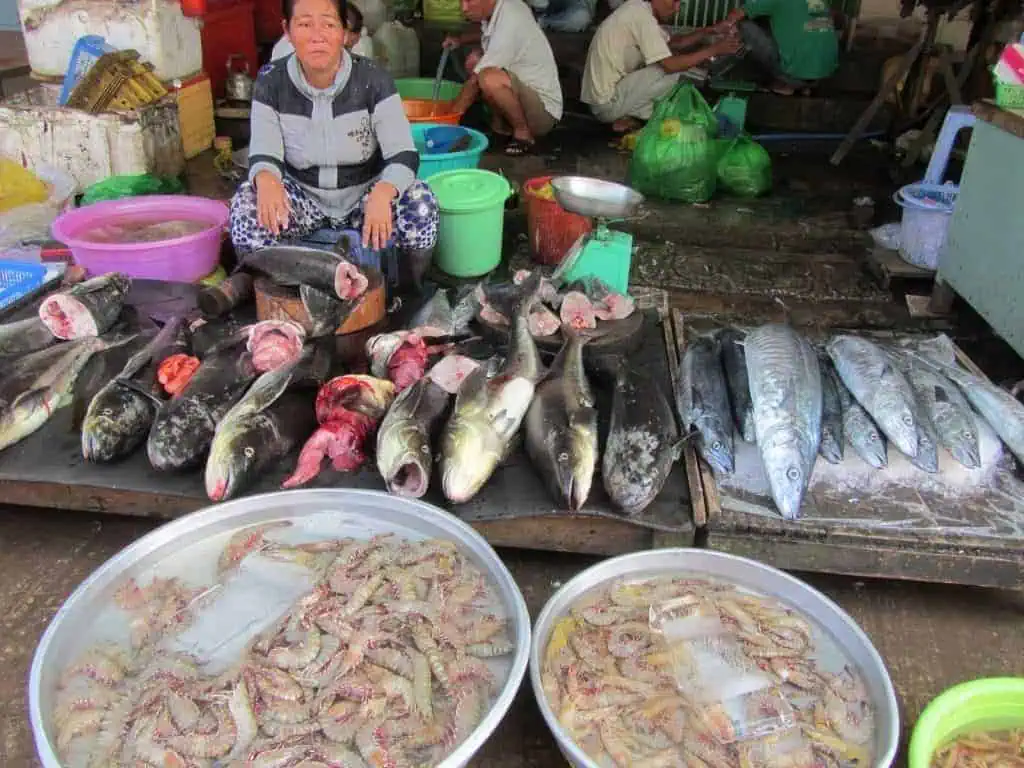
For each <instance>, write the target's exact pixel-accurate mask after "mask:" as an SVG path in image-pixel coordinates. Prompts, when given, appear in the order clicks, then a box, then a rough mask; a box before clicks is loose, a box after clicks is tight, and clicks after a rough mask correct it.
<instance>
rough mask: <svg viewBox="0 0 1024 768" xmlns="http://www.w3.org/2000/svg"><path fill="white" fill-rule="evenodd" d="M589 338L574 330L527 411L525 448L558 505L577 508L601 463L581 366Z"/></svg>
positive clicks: (591, 396) (592, 407)
mask: <svg viewBox="0 0 1024 768" xmlns="http://www.w3.org/2000/svg"><path fill="white" fill-rule="evenodd" d="M586 341H587V339H586V338H585V337H582V336H580V335H578V334H570V335H569V338H568V340H567V341H566V342H565V345H564V346H563V347H562V351H561V352H560V353H559V355H558V358H557V359H556V360H555V363H554V365H553V366H552V369H551V372H550V374H549V376H548V378H546V379H545V380H544V381H543V382H541V384H540V385H539V386H538V387H537V392H536V394H535V395H534V398H533V402H532V403H531V404H530V409H529V411H527V414H526V421H525V429H526V452H527V454H528V455H529V456H530V459H531V461H532V462H533V466H534V467H535V468H536V470H537V472H538V473H539V474H540V476H541V477H542V478H543V479H544V480H545V482H546V483H547V485H548V487H549V488H550V489H551V493H552V495H553V497H554V499H555V501H556V502H557V503H558V504H561V505H563V508H565V509H569V510H572V511H576V510H579V509H582V508H583V505H584V504H586V501H587V497H588V496H589V495H590V486H591V484H592V483H593V480H594V468H595V467H596V466H597V454H598V441H597V408H596V407H595V405H594V393H593V392H592V391H591V388H590V382H589V381H587V374H586V372H585V371H584V370H583V345H584V344H585V343H586Z"/></svg>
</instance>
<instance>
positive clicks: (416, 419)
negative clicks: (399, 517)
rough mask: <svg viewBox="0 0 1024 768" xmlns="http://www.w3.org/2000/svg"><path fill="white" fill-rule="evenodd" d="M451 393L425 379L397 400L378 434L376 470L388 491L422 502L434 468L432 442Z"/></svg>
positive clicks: (389, 410) (427, 378) (429, 379)
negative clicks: (421, 499)
mask: <svg viewBox="0 0 1024 768" xmlns="http://www.w3.org/2000/svg"><path fill="white" fill-rule="evenodd" d="M448 400H449V394H448V392H447V391H446V390H445V389H444V388H443V387H441V386H440V385H438V384H436V383H435V382H434V381H432V380H431V378H430V377H429V376H424V377H423V378H421V379H420V380H419V381H417V382H416V383H414V384H413V385H412V386H411V387H409V388H408V389H406V390H405V391H404V392H402V393H401V394H400V395H398V397H396V398H395V402H394V403H393V404H392V406H391V408H389V409H388V412H387V414H385V416H384V420H383V421H382V422H381V424H380V429H379V430H378V431H377V469H378V470H379V471H380V474H381V477H383V478H384V483H385V485H387V489H388V490H389V491H390V492H391V493H394V494H397V495H399V496H408V497H410V498H414V499H419V498H422V497H423V495H424V494H425V493H426V492H427V488H428V487H429V486H430V473H431V471H432V469H433V466H434V460H433V451H432V450H431V439H432V437H433V436H434V434H435V432H436V431H437V427H438V426H439V425H440V422H441V418H442V417H443V416H444V413H445V411H446V410H447V409H448Z"/></svg>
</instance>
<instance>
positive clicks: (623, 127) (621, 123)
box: [612, 117, 643, 133]
mask: <svg viewBox="0 0 1024 768" xmlns="http://www.w3.org/2000/svg"><path fill="white" fill-rule="evenodd" d="M642 125H643V123H641V122H640V121H639V120H637V119H636V118H635V117H623V118H620V119H618V120H616V121H615V122H614V123H612V130H613V131H615V133H629V132H630V131H635V130H636V129H637V128H640V127H641V126H642Z"/></svg>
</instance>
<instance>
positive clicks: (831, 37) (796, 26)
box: [729, 0, 839, 94]
mask: <svg viewBox="0 0 1024 768" xmlns="http://www.w3.org/2000/svg"><path fill="white" fill-rule="evenodd" d="M758 18H764V19H766V20H767V21H768V24H769V26H770V28H771V33H770V34H769V33H768V32H767V31H766V30H765V29H764V28H763V27H762V26H760V25H759V24H758V23H757V22H755V21H754V19H758ZM729 21H732V22H733V23H734V24H736V25H737V27H738V28H739V31H740V35H741V36H742V38H743V44H744V46H745V47H746V49H747V54H746V56H747V58H748V59H750V60H751V61H753V62H755V63H756V64H758V65H759V66H761V67H762V68H764V69H765V70H767V72H768V73H769V74H771V75H772V77H773V78H774V79H775V82H774V83H772V90H773V91H775V92H776V93H782V94H791V93H793V91H794V90H795V89H796V88H805V87H807V86H808V85H810V84H811V83H812V82H814V81H817V80H822V79H824V78H826V77H828V76H829V75H831V74H832V73H833V72H835V71H836V67H837V66H838V64H839V41H838V38H837V35H836V29H835V25H834V24H833V22H832V10H831V8H830V7H829V5H828V2H827V0H747V2H746V3H745V4H744V5H743V7H741V8H735V9H733V10H732V11H731V12H730V13H729Z"/></svg>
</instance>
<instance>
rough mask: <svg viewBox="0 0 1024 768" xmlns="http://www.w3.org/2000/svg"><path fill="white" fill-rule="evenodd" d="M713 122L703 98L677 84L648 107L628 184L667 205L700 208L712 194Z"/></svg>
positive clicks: (716, 159) (713, 171) (714, 182)
mask: <svg viewBox="0 0 1024 768" xmlns="http://www.w3.org/2000/svg"><path fill="white" fill-rule="evenodd" d="M717 127H718V123H717V121H716V119H715V115H714V113H713V112H712V111H711V108H710V107H709V106H708V104H707V102H706V101H704V97H703V96H701V95H700V93H698V91H697V89H696V88H694V87H693V86H692V85H691V84H689V83H680V84H679V85H677V86H676V87H675V88H673V89H672V91H671V92H670V93H669V94H668V96H666V97H665V98H664V99H662V100H660V101H659V102H658V103H657V104H656V105H655V107H654V113H653V114H652V115H651V119H650V120H649V121H648V122H647V125H646V126H644V129H643V130H642V131H641V132H640V138H639V139H638V140H637V143H636V150H635V151H634V152H633V157H632V158H631V160H630V164H629V183H630V184H631V185H632V186H633V187H634V188H635V189H636V190H637V191H639V192H642V193H643V194H645V195H651V196H653V197H659V198H663V199H667V200H682V201H684V202H687V203H702V202H705V201H706V200H709V199H711V196H712V195H714V193H715V184H716V180H717V176H716V172H715V166H716V164H717V162H718V152H717V149H716V146H715V141H714V135H715V131H716V130H717Z"/></svg>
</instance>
